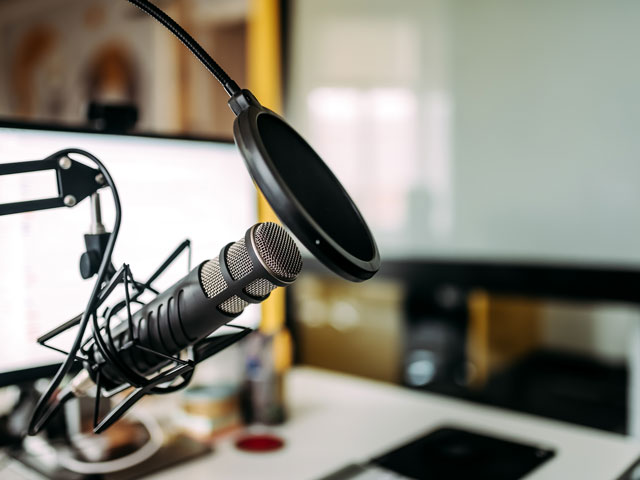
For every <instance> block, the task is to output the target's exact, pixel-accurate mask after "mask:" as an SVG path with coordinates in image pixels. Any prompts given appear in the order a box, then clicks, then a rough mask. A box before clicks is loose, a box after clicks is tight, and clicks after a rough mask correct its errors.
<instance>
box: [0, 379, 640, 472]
mask: <svg viewBox="0 0 640 480" xmlns="http://www.w3.org/2000/svg"><path fill="white" fill-rule="evenodd" d="M287 391H288V399H289V400H288V401H289V413H290V420H289V421H288V422H287V423H286V424H285V425H283V426H280V427H277V428H273V429H271V431H272V432H274V433H276V434H278V435H279V436H281V437H282V438H284V440H285V441H286V445H285V447H284V448H283V449H281V450H279V451H277V452H272V453H263V454H251V453H246V452H242V451H239V450H237V449H236V448H235V447H234V445H233V442H234V440H235V436H234V435H233V434H229V435H228V436H226V437H222V438H220V439H219V440H218V441H217V443H216V445H215V451H214V452H213V453H212V454H211V455H208V456H205V457H201V458H199V459H197V460H192V461H190V462H187V463H184V464H181V465H178V466H175V467H173V468H170V469H167V470H164V471H162V472H159V473H156V474H154V475H151V476H150V477H148V478H149V479H152V480H199V479H203V478H207V479H212V480H214V479H224V480H228V479H234V480H244V479H260V480H289V479H291V480H305V479H318V478H320V477H322V476H325V475H328V474H330V473H333V472H335V471H337V470H339V469H340V468H342V467H344V466H346V465H348V464H350V463H359V462H365V461H366V460H368V459H370V458H371V457H374V456H377V455H379V454H382V453H385V452H386V451H388V450H390V449H392V448H394V447H396V446H399V445H401V444H403V443H405V442H406V441H407V440H410V439H412V438H414V437H419V436H421V435H423V434H425V433H426V432H428V431H430V430H433V429H435V428H437V427H440V426H445V425H446V426H459V427H462V428H464V429H468V430H475V431H478V432H484V433H487V434H489V435H494V436H499V437H503V438H507V439H513V440H516V441H518V440H519V441H521V442H523V443H528V444H533V445H539V446H543V447H548V448H553V449H554V450H556V456H555V457H554V458H552V459H551V460H549V461H548V462H546V463H544V464H543V465H542V466H541V467H540V468H538V469H537V470H534V471H533V472H532V473H531V474H530V475H529V476H527V480H543V479H553V480H557V479H574V478H575V479H578V478H579V479H581V480H590V479H593V480H596V479H597V480H603V479H615V478H617V477H618V476H619V475H621V474H622V473H623V472H624V471H625V470H626V469H627V468H628V467H629V466H630V465H631V464H632V463H633V462H634V461H635V460H636V459H637V458H638V457H640V442H638V441H636V440H632V439H630V438H627V437H622V436H619V435H614V434H610V433H606V432H601V431H598V430H592V429H589V428H585V427H579V426H575V425H570V424H565V423H561V422H556V421H552V420H546V419H543V418H539V417H534V416H530V415H523V414H519V413H514V412H508V411H504V410H500V409H497V408H491V407H486V406H481V405H476V404H472V403H469V402H465V401H460V400H454V399H450V398H446V397H442V396H438V395H432V394H426V393H420V392H414V391H410V390H407V389H403V388H400V387H395V386H393V385H389V384H385V383H380V382H374V381H370V380H364V379H361V378H357V377H351V376H347V375H341V374H336V373H331V372H327V371H323V370H317V369H312V368H295V369H293V370H292V371H291V372H290V373H289V375H288V378H287ZM171 397H172V396H168V397H164V398H165V399H166V400H162V401H161V403H162V404H165V403H164V402H165V401H166V402H168V404H169V407H170V408H175V405H176V403H175V397H174V399H173V400H171ZM165 405H167V404H165ZM141 407H142V408H144V406H143V405H140V406H138V407H137V408H141ZM163 408H166V407H163ZM16 467H18V466H16ZM2 478H3V479H4V478H11V479H35V478H38V479H40V478H42V477H39V476H37V475H35V474H32V473H29V472H25V470H24V468H16V470H14V469H13V468H5V469H3V470H2Z"/></svg>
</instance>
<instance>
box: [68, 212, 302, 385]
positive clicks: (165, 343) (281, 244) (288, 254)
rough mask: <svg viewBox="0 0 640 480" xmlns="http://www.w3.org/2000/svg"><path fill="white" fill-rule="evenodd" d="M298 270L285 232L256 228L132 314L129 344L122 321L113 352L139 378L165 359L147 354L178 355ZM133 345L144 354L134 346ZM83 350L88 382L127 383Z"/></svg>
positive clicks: (94, 349)
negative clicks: (99, 376)
mask: <svg viewBox="0 0 640 480" xmlns="http://www.w3.org/2000/svg"><path fill="white" fill-rule="evenodd" d="M301 269H302V257H301V255H300V251H299V250H298V247H297V246H296V244H295V242H294V241H293V239H292V238H291V236H290V235H289V234H288V233H287V232H286V231H285V229H284V228H282V227H281V226H280V225H278V224H276V223H259V224H256V225H254V226H252V227H251V228H249V230H247V232H246V234H245V236H244V238H242V239H240V240H238V241H237V242H235V243H230V244H228V245H227V246H225V247H224V248H223V249H222V251H221V252H220V255H219V256H218V257H216V258H214V259H213V260H209V261H205V262H203V263H201V264H200V265H198V266H197V267H196V268H194V269H193V270H192V271H191V272H190V273H188V274H187V275H186V276H185V277H184V278H182V279H181V280H179V281H178V282H177V283H175V284H174V285H173V286H171V287H170V288H168V289H167V290H166V291H164V292H163V293H161V294H159V295H158V296H157V297H156V298H155V299H153V300H152V301H151V302H149V303H148V304H146V305H145V306H143V307H142V308H141V309H140V310H138V311H137V312H136V313H134V314H133V316H132V320H133V336H134V342H132V341H131V338H130V332H129V328H128V323H127V321H123V322H121V323H119V324H118V325H116V326H114V327H113V328H111V329H110V332H111V335H110V338H111V342H110V343H111V349H112V352H114V354H115V357H116V359H117V361H118V362H122V363H124V364H125V365H126V366H127V367H129V368H131V369H132V370H133V371H134V372H136V373H137V374H139V375H143V376H144V375H149V374H151V373H154V372H157V371H159V370H160V369H162V368H163V367H164V366H166V365H167V364H168V363H169V362H170V360H168V359H166V358H163V357H161V356H160V355H158V354H156V353H151V351H154V352H159V353H160V354H163V355H168V356H175V355H177V354H178V353H179V352H180V351H182V350H184V349H185V348H187V347H189V346H193V345H194V344H196V343H198V342H199V341H200V340H203V339H204V338H206V337H208V336H209V335H210V334H211V333H213V332H214V331H215V330H217V329H218V328H219V327H221V326H223V325H225V324H226V323H228V322H230V321H231V320H233V319H234V318H235V317H237V316H238V315H240V314H241V313H242V312H243V311H244V309H245V307H246V306H247V305H249V304H250V303H259V302H262V301H263V300H265V299H266V298H267V297H268V296H269V293H270V292H271V291H272V290H273V289H275V288H276V287H278V286H286V285H289V284H290V283H292V282H293V281H294V280H295V279H296V277H297V275H298V273H300V270H301ZM135 342H138V344H139V345H141V346H143V347H145V349H147V350H142V349H140V348H136V347H135V346H134V345H133V344H134V343H135ZM87 350H88V357H89V358H88V360H87V361H86V362H85V369H86V371H87V372H88V373H89V375H90V376H91V380H93V382H95V381H96V379H95V378H94V376H95V373H94V372H97V371H100V375H101V382H102V384H103V385H104V386H105V387H106V388H108V389H111V388H117V387H118V386H121V385H123V384H125V383H127V381H126V379H124V378H122V375H121V374H120V373H119V371H120V369H119V368H117V366H116V367H114V366H113V365H112V362H110V361H109V360H108V359H106V358H105V357H104V355H103V354H102V351H101V350H100V349H99V348H98V345H96V344H93V345H91V346H89V348H88V349H87ZM75 393H76V394H77V393H83V392H75Z"/></svg>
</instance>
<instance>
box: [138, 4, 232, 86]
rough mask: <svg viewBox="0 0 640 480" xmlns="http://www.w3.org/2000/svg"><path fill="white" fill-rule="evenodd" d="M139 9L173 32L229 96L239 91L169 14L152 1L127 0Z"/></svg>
mask: <svg viewBox="0 0 640 480" xmlns="http://www.w3.org/2000/svg"><path fill="white" fill-rule="evenodd" d="M129 2H131V3H133V4H134V5H135V6H136V7H138V8H139V9H140V10H142V11H143V12H145V13H146V14H148V15H150V16H152V17H153V18H155V19H156V20H157V21H158V22H160V23H161V24H162V25H164V26H165V27H166V28H167V29H168V30H169V31H170V32H171V33H173V34H174V35H175V36H176V37H177V38H178V39H179V40H180V41H181V42H182V43H183V44H184V45H185V46H186V47H187V48H188V49H189V50H191V52H192V53H193V54H194V55H195V56H196V57H197V58H198V60H200V61H201V62H202V64H203V65H204V66H205V68H206V69H207V70H209V71H210V72H211V73H212V74H213V76H214V77H216V79H217V80H218V81H219V82H220V83H221V84H222V86H223V87H224V89H225V90H226V92H227V93H228V94H229V96H230V97H233V96H234V95H235V94H236V93H238V92H239V91H240V87H239V86H238V84H237V83H236V82H234V81H233V80H232V79H231V77H229V75H227V72H225V71H224V70H223V69H222V67H220V65H218V64H217V63H216V62H215V60H214V59H213V58H211V55H209V54H208V53H207V52H206V51H205V49H204V48H202V47H201V46H200V44H199V43H198V42H196V41H195V40H194V39H193V37H192V36H191V35H189V34H188V33H187V32H186V31H185V29H184V28H182V27H181V26H180V25H178V24H177V23H176V22H175V20H173V19H172V18H171V17H170V16H169V15H167V14H166V13H164V12H163V11H162V10H160V9H159V8H158V7H156V6H155V5H154V4H153V3H151V2H149V1H147V0H129Z"/></svg>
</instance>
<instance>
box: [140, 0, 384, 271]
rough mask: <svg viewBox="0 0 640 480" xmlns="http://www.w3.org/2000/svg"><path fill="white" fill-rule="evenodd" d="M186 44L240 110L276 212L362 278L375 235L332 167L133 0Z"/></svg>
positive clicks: (376, 260)
mask: <svg viewBox="0 0 640 480" xmlns="http://www.w3.org/2000/svg"><path fill="white" fill-rule="evenodd" d="M129 2H131V3H133V4H134V5H136V6H138V7H139V8H140V9H142V10H143V11H145V12H146V13H148V14H149V15H151V16H152V17H154V18H155V19H156V20H158V21H159V22H160V23H162V24H163V25H164V26H165V27H167V28H168V29H169V30H170V31H171V33H173V34H174V35H175V36H176V37H178V38H179V39H180V41H182V43H184V44H185V46H186V47H187V48H189V50H191V52H192V53H193V54H194V55H195V56H196V57H197V58H198V60H200V61H201V62H202V64H203V65H204V66H205V67H206V68H207V69H208V70H209V71H210V72H211V73H212V74H213V75H214V76H215V77H216V78H217V79H218V81H219V82H220V83H221V84H222V86H223V87H224V89H225V90H226V91H227V93H228V94H229V96H230V97H231V98H230V100H229V106H230V107H231V109H232V110H233V112H234V113H235V114H236V119H235V121H234V124H233V136H234V138H235V141H236V145H237V146H238V148H239V149H240V153H241V154H242V156H243V157H244V160H245V163H246V165H247V168H248V170H249V173H250V175H251V177H252V178H253V180H254V182H255V183H256V185H257V186H258V188H259V189H260V190H261V191H262V193H263V194H264V196H265V198H266V199H267V202H269V204H270V205H271V208H273V210H274V211H275V213H276V215H277V216H278V217H279V218H280V220H282V222H283V223H284V224H285V225H286V226H287V227H288V228H289V229H290V230H291V232H292V233H293V234H294V235H295V236H296V237H297V238H298V239H299V240H300V241H301V242H302V243H303V244H304V246H305V247H307V249H308V250H309V251H310V252H311V253H312V254H313V255H314V256H315V257H316V258H318V260H320V261H321V262H322V263H324V264H325V265H326V266H327V267H329V268H330V269H331V270H333V271H334V272H336V273H337V274H338V275H340V276H342V277H344V278H346V279H348V280H351V281H356V282H358V281H362V280H367V279H368V278H371V277H372V276H373V275H374V274H375V273H376V272H377V271H378V269H379V268H380V254H379V253H378V247H377V246H376V242H375V240H374V238H373V235H371V232H370V231H369V227H367V224H366V222H365V221H364V219H363V218H362V215H361V214H360V212H359V211H358V208H357V207H356V205H355V204H354V203H353V200H351V197H349V194H348V193H347V192H346V190H345V189H344V187H343V186H342V185H341V184H340V182H339V181H338V179H337V178H336V177H335V175H334V174H333V173H332V172H331V170H330V169H329V167H327V165H326V164H325V163H324V162H323V161H322V159H321V158H320V157H319V156H318V154H317V153H316V152H315V151H314V150H313V148H311V147H310V146H309V144H308V143H307V142H306V141H305V140H304V139H303V138H302V137H301V136H300V135H299V134H298V133H297V132H296V131H295V130H294V129H293V128H292V127H290V126H289V125H288V124H287V122H286V121H285V120H284V119H283V118H282V117H280V116H279V115H276V114H275V113H274V112H272V111H271V110H269V109H267V108H265V107H263V106H262V105H260V103H259V102H258V100H256V98H255V97H254V96H253V94H252V93H251V92H249V91H248V90H241V89H240V88H239V87H238V85H237V84H236V83H235V82H234V81H233V80H232V79H231V78H230V77H229V75H227V73H226V72H225V71H224V70H223V69H222V68H221V67H220V66H219V65H218V64H217V63H216V62H215V61H214V60H213V59H212V58H211V56H210V55H209V54H208V53H207V52H206V51H205V50H204V49H203V48H202V47H201V46H200V45H199V44H198V43H197V42H196V41H195V40H194V39H193V38H192V37H191V36H190V35H189V34H188V33H187V32H186V31H185V30H184V29H183V28H182V27H181V26H180V25H178V24H177V23H176V22H175V21H174V20H173V19H172V18H171V17H169V16H168V15H167V14H166V13H164V12H163V11H162V10H160V9H159V8H158V7H156V6H155V5H153V4H152V3H151V2H149V1H148V0H129Z"/></svg>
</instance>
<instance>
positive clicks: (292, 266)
mask: <svg viewBox="0 0 640 480" xmlns="http://www.w3.org/2000/svg"><path fill="white" fill-rule="evenodd" d="M254 240H255V242H256V248H257V250H258V256H259V257H260V258H261V259H262V261H263V262H264V263H265V264H266V265H267V267H269V269H271V271H272V272H273V273H275V274H276V276H278V277H279V278H280V279H282V280H284V281H287V282H292V281H293V280H295V279H296V277H297V276H298V274H299V273H300V270H302V255H300V250H298V247H297V246H296V243H295V242H294V241H293V239H292V238H291V236H290V235H289V234H288V233H287V231H286V230H285V229H284V228H282V227H281V226H280V225H278V224H277V223H273V222H266V223H261V224H260V225H258V227H257V228H256V230H255V234H254Z"/></svg>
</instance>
